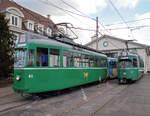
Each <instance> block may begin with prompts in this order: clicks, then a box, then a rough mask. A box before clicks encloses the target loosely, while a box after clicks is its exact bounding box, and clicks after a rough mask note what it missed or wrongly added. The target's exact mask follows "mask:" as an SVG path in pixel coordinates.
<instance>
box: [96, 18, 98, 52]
mask: <svg viewBox="0 0 150 116" xmlns="http://www.w3.org/2000/svg"><path fill="white" fill-rule="evenodd" d="M96 50H98V17H96Z"/></svg>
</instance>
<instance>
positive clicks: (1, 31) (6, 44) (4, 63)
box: [0, 13, 14, 79]
mask: <svg viewBox="0 0 150 116" xmlns="http://www.w3.org/2000/svg"><path fill="white" fill-rule="evenodd" d="M8 23H9V20H8V19H6V18H5V15H4V14H3V13H0V79H7V78H9V77H10V76H12V74H13V64H14V39H13V34H12V32H11V31H10V30H9V26H8Z"/></svg>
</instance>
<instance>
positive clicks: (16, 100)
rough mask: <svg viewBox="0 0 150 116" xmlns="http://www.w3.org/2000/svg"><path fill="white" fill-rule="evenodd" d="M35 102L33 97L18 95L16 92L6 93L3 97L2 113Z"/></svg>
mask: <svg viewBox="0 0 150 116" xmlns="http://www.w3.org/2000/svg"><path fill="white" fill-rule="evenodd" d="M33 102H34V101H33V100H32V99H31V97H28V98H26V99H25V98H23V97H21V96H20V95H18V96H16V94H15V93H13V94H8V95H5V96H4V97H1V101H0V114H3V113H6V112H8V111H11V110H14V109H16V108H20V107H22V106H25V105H28V104H31V103H33Z"/></svg>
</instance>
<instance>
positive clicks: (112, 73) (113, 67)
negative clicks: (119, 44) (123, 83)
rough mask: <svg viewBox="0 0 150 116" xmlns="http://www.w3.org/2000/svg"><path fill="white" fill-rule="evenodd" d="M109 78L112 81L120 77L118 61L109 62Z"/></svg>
mask: <svg viewBox="0 0 150 116" xmlns="http://www.w3.org/2000/svg"><path fill="white" fill-rule="evenodd" d="M108 76H109V78H110V79H112V78H116V77H117V76H118V71H117V61H116V60H109V61H108Z"/></svg>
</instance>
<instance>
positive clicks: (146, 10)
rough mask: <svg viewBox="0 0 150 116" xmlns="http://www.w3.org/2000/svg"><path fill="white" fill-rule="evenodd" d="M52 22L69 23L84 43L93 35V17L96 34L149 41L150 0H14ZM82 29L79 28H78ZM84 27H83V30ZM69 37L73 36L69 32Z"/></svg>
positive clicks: (142, 42) (141, 41) (139, 41)
mask: <svg viewBox="0 0 150 116" xmlns="http://www.w3.org/2000/svg"><path fill="white" fill-rule="evenodd" d="M14 1H15V2H16V3H18V4H20V5H22V6H24V7H26V8H28V9H30V10H33V11H35V12H37V13H39V14H41V15H43V16H47V15H48V14H49V15H51V19H52V21H53V22H54V23H56V24H57V23H63V22H65V23H71V24H72V25H73V27H76V28H79V29H72V30H73V31H74V32H75V33H76V35H77V36H78V39H76V40H75V41H76V42H77V43H80V44H86V43H88V42H90V41H91V37H93V36H94V35H95V33H96V32H95V30H96V17H98V22H99V23H98V27H99V30H98V31H99V34H98V36H99V37H100V36H102V35H111V36H115V37H118V38H121V39H126V40H130V39H132V40H136V42H137V43H141V44H146V45H150V7H149V4H150V0H14ZM81 29H82V30H81ZM83 29H84V30H83ZM69 34H70V37H75V36H74V35H73V34H71V33H69Z"/></svg>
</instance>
